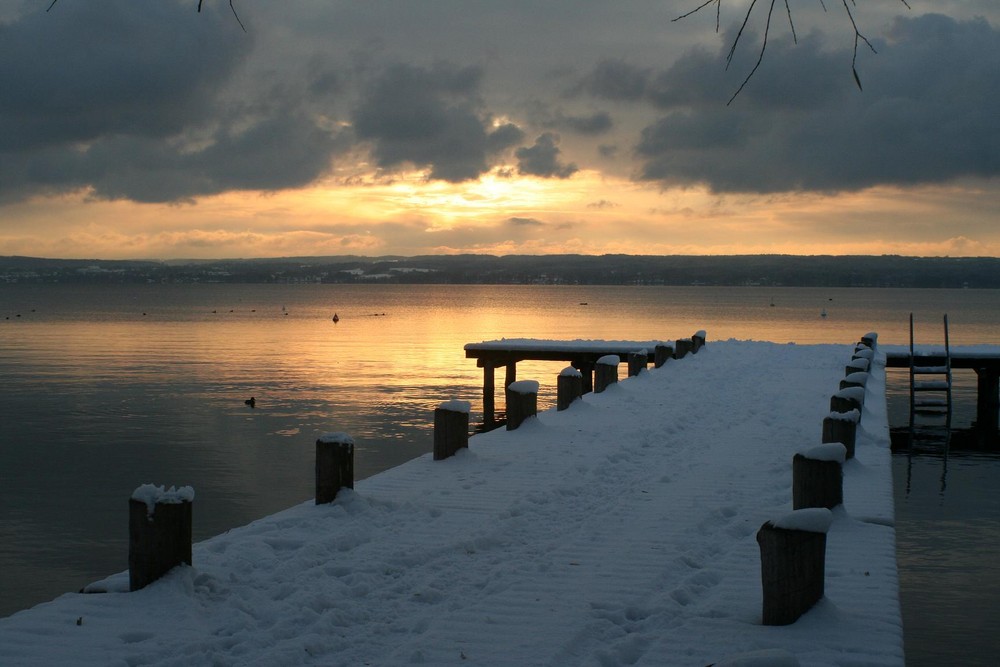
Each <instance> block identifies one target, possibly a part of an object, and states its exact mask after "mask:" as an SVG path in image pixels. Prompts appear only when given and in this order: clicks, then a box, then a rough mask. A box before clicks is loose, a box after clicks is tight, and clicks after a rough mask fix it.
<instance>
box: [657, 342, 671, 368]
mask: <svg viewBox="0 0 1000 667" xmlns="http://www.w3.org/2000/svg"><path fill="white" fill-rule="evenodd" d="M673 357H674V346H673V345H657V346H656V347H655V348H653V367H654V368H659V367H660V366H662V365H663V364H665V363H667V359H673Z"/></svg>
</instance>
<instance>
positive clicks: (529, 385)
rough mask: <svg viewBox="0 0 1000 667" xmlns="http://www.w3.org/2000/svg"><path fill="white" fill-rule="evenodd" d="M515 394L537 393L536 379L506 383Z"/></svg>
mask: <svg viewBox="0 0 1000 667" xmlns="http://www.w3.org/2000/svg"><path fill="white" fill-rule="evenodd" d="M507 388H508V389H510V390H511V391H512V392H514V393H515V394H537V393H538V381H537V380H518V381H517V382H511V383H510V384H509V385H507Z"/></svg>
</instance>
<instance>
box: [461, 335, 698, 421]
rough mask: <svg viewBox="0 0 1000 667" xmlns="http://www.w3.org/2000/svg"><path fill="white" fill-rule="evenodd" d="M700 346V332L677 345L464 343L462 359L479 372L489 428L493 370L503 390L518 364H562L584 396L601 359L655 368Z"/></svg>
mask: <svg viewBox="0 0 1000 667" xmlns="http://www.w3.org/2000/svg"><path fill="white" fill-rule="evenodd" d="M704 344H705V332H704V331H698V332H697V333H695V334H694V335H693V336H692V337H691V338H685V339H680V340H678V341H672V340H669V341H662V340H658V341H607V340H540V339H504V340H494V341H484V342H482V343H468V344H467V345H466V346H465V357H466V358H467V359H475V360H476V365H477V366H478V367H480V368H482V369H483V423H484V424H486V425H488V426H489V425H492V424H494V423H495V422H496V396H495V394H496V369H497V368H504V369H505V373H506V374H505V377H504V384H503V386H504V387H505V388H506V387H508V386H510V384H511V383H513V382H516V381H517V362H519V361H529V360H531V361H565V362H568V363H569V364H570V365H571V366H573V368H576V369H578V370H579V371H580V372H581V373H582V374H583V391H584V393H587V392H591V391H593V390H594V369H595V367H596V365H597V361H598V360H599V359H600V358H601V357H604V356H608V355H617V356H618V358H619V359H620V360H621V362H622V363H629V362H630V360H631V363H630V369H633V368H635V367H636V366H635V364H636V361H637V360H638V363H639V365H641V366H643V367H645V366H648V365H649V364H654V365H657V366H658V365H660V364H662V363H663V360H664V358H665V356H664V355H666V356H670V357H674V356H675V354H676V356H683V354H684V350H690V351H692V352H697V351H698V349H699V348H701V346H702V345H704ZM657 349H659V354H657ZM675 350H677V352H676V353H675Z"/></svg>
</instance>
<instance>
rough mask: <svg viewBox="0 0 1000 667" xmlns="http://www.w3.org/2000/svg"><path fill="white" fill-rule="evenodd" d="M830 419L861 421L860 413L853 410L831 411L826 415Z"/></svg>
mask: <svg viewBox="0 0 1000 667" xmlns="http://www.w3.org/2000/svg"><path fill="white" fill-rule="evenodd" d="M827 417H829V418H830V419H836V420H838V421H842V422H859V421H861V413H860V412H859V411H858V410H857V409H855V410H849V411H847V412H831V413H830V414H828V415H827Z"/></svg>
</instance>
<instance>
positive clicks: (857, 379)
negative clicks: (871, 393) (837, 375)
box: [844, 371, 868, 388]
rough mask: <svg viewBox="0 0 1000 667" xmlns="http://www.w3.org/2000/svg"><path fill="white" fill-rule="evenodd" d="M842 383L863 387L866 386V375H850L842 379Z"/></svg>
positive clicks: (860, 373) (860, 372) (862, 372)
mask: <svg viewBox="0 0 1000 667" xmlns="http://www.w3.org/2000/svg"><path fill="white" fill-rule="evenodd" d="M844 382H850V383H851V384H859V385H861V386H864V385H866V384H868V373H866V372H864V371H858V372H857V373H851V374H849V375H847V376H846V377H845V378H844ZM845 388H846V387H845Z"/></svg>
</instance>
